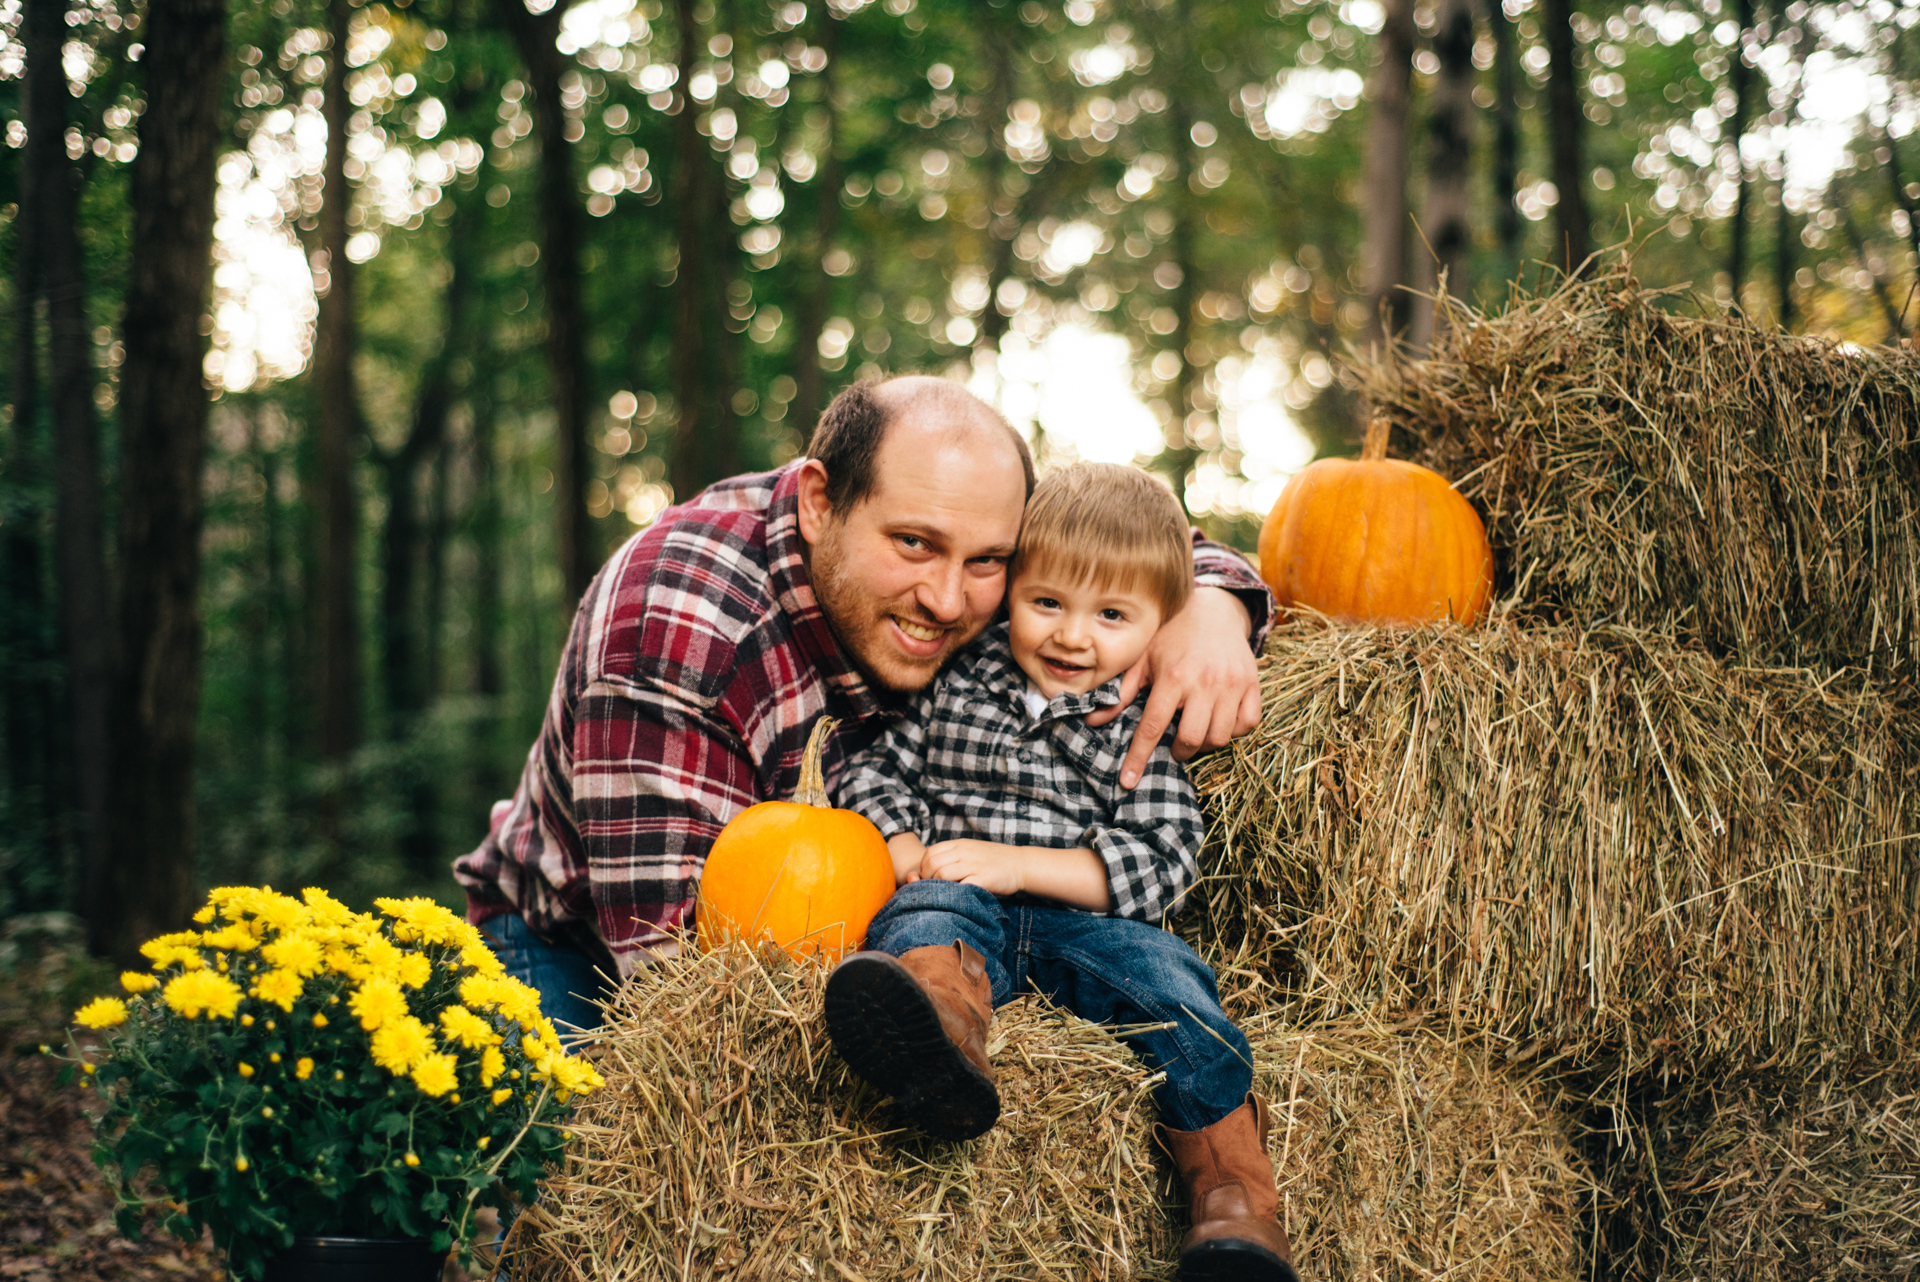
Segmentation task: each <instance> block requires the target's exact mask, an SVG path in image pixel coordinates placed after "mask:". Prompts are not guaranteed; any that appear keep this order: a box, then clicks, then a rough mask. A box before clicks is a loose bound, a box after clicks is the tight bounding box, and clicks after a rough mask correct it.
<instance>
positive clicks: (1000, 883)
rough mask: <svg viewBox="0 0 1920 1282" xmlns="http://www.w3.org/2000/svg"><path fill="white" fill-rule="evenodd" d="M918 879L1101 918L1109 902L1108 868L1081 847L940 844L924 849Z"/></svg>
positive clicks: (962, 841) (972, 842) (963, 841)
mask: <svg viewBox="0 0 1920 1282" xmlns="http://www.w3.org/2000/svg"><path fill="white" fill-rule="evenodd" d="M898 865H899V856H898V855H896V856H895V866H896V867H898ZM920 876H922V877H926V878H928V879H929V880H937V881H959V882H965V883H967V884H968V885H973V886H978V887H980V889H982V890H985V891H988V892H990V893H992V894H995V895H1017V894H1020V893H1022V892H1025V893H1026V894H1029V895H1042V896H1044V897H1046V898H1048V899H1057V900H1059V901H1060V902H1061V903H1063V904H1071V905H1072V906H1073V907H1075V908H1085V909H1086V910H1087V911H1089V912H1096V913H1099V912H1105V911H1106V910H1107V906H1108V904H1109V903H1110V902H1111V900H1110V896H1109V892H1108V888H1107V887H1108V878H1107V866H1106V864H1105V863H1103V862H1102V861H1101V858H1100V856H1099V855H1097V854H1095V853H1094V852H1093V851H1091V850H1088V849H1087V848H1086V847H1084V846H1082V847H1078V848H1076V849H1073V850H1057V849H1054V848H1052V847H1049V846H1004V845H1001V844H1000V843H999V842H997V841H979V840H976V839H974V838H971V837H966V838H960V839H958V840H955V841H940V842H935V843H934V844H933V845H931V846H928V847H926V856H925V858H924V859H923V860H922V861H921V864H920ZM914 880H918V878H915V879H914Z"/></svg>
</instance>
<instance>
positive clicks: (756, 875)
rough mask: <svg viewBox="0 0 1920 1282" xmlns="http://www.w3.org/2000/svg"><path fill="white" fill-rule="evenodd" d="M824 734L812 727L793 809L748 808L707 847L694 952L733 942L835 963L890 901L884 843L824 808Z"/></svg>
mask: <svg viewBox="0 0 1920 1282" xmlns="http://www.w3.org/2000/svg"><path fill="white" fill-rule="evenodd" d="M832 728H833V720H832V718H830V717H822V718H820V720H819V722H818V723H817V724H815V726H814V728H813V734H812V735H811V736H809V738H808V739H807V749H806V752H805V754H804V755H802V757H801V759H800V786H799V788H798V789H797V790H796V791H795V793H794V798H793V800H792V801H763V802H761V803H760V804H759V805H757V806H750V807H748V808H747V809H746V810H743V811H741V812H740V813H739V814H738V815H735V816H734V818H733V822H731V823H729V824H728V825H727V826H726V827H725V828H723V829H721V831H720V835H719V837H717V838H715V839H714V843H713V849H712V850H711V851H710V852H709V853H708V855H707V863H706V867H705V869H704V870H703V871H702V873H701V877H700V898H699V904H698V909H697V912H696V919H697V921H698V924H699V937H700V946H701V947H702V948H713V947H714V946H715V945H717V944H720V943H724V942H725V941H727V940H729V939H735V938H739V939H745V940H747V941H749V942H751V943H754V944H760V943H773V944H776V945H778V946H779V947H780V948H781V949H783V950H785V951H786V952H787V953H789V954H790V955H792V956H795V957H814V956H820V957H824V958H825V959H826V960H828V961H830V962H831V961H838V960H839V959H840V958H841V956H843V955H844V954H845V953H847V952H848V951H849V950H851V949H854V948H858V947H859V946H860V944H861V943H862V942H864V941H865V939H866V937H867V924H868V923H869V922H871V921H872V920H873V915H874V914H875V913H877V912H879V911H880V906H881V905H882V904H884V903H886V902H887V899H888V898H889V897H890V896H891V895H892V894H893V860H892V858H891V857H890V856H889V855H888V854H887V842H886V838H884V837H882V836H881V835H880V830H879V829H878V828H876V827H874V826H873V825H872V824H871V823H869V822H868V821H867V820H866V819H865V818H864V817H863V816H861V815H857V814H855V813H854V812H853V811H851V810H836V809H834V808H832V807H831V806H830V805H829V804H828V802H827V790H826V787H825V784H824V782H823V780H822V777H821V772H820V748H821V745H822V744H824V743H825V742H826V738H827V735H828V733H829V732H830V731H831V730H832Z"/></svg>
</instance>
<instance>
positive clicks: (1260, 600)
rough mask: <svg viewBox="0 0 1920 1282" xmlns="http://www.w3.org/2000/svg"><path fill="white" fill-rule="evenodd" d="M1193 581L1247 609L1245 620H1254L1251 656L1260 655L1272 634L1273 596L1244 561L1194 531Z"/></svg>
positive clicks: (1197, 531)
mask: <svg viewBox="0 0 1920 1282" xmlns="http://www.w3.org/2000/svg"><path fill="white" fill-rule="evenodd" d="M1193 581H1194V582H1195V583H1196V584H1199V585H1200V586H1203V587H1209V588H1225V589H1226V590H1227V591H1229V592H1231V593H1233V594H1234V595H1235V596H1236V597H1239V598H1240V603H1241V604H1242V605H1244V606H1246V607H1247V617H1248V618H1250V619H1252V620H1253V635H1252V636H1251V637H1250V638H1249V641H1250V643H1251V644H1252V646H1253V649H1254V652H1255V653H1256V654H1257V653H1259V651H1260V650H1261V649H1262V647H1264V646H1265V645H1266V644H1267V633H1268V632H1270V631H1272V630H1273V617H1274V608H1273V593H1272V591H1271V590H1269V589H1268V587H1267V585H1266V583H1265V582H1263V581H1262V580H1261V578H1260V576H1259V575H1258V574H1257V573H1255V572H1254V568H1253V566H1251V565H1249V564H1248V563H1247V559H1246V558H1245V557H1243V556H1241V555H1240V554H1239V553H1238V552H1235V551H1234V550H1233V549H1232V548H1230V547H1227V546H1226V545H1225V544H1222V543H1215V542H1214V541H1213V540H1211V539H1209V538H1207V536H1206V535H1204V534H1202V533H1200V531H1199V530H1197V529H1196V530H1194V531H1193Z"/></svg>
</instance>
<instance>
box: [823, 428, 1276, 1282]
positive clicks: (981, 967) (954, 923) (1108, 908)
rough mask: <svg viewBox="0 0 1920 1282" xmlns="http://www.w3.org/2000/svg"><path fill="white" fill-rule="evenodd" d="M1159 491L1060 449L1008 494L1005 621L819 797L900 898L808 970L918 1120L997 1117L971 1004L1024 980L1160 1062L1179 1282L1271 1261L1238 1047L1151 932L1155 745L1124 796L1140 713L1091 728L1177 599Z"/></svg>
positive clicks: (1171, 514) (1174, 522) (1179, 546)
mask: <svg viewBox="0 0 1920 1282" xmlns="http://www.w3.org/2000/svg"><path fill="white" fill-rule="evenodd" d="M1189 539H1190V536H1189V532H1188V529H1187V525H1186V521H1185V518H1184V516H1183V515H1182V513H1181V511H1180V505H1179V504H1178V503H1177V502H1176V501H1175V500H1174V497H1173V494H1172V493H1171V492H1170V491H1169V490H1168V489H1167V488H1166V487H1165V486H1164V485H1162V484H1160V483H1159V482H1158V481H1156V480H1154V479H1153V478H1151V477H1149V476H1147V475H1146V474H1145V473H1143V472H1140V471H1138V470H1137V469H1134V468H1130V467H1118V466H1113V465H1108V464H1090V463H1082V464H1077V465H1075V466H1072V467H1068V468H1063V469H1061V470H1059V471H1056V472H1053V473H1051V474H1050V475H1048V476H1047V477H1045V478H1044V479H1042V480H1041V482H1040V484H1039V486H1038V488H1036V489H1035V491H1034V494H1033V497H1032V499H1031V500H1029V501H1028V504H1027V510H1026V519H1025V522H1024V524H1023V525H1022V527H1021V530H1020V540H1019V546H1018V548H1017V549H1016V551H1015V554H1014V563H1013V566H1012V569H1011V575H1010V587H1009V590H1008V594H1007V609H1008V618H1007V621H1006V622H1004V623H1001V624H998V625H996V626H994V627H993V628H991V629H989V630H988V631H987V632H986V633H985V634H983V635H982V636H981V637H980V638H979V640H978V641H976V642H975V643H974V644H973V646H971V647H970V648H969V649H968V650H967V651H965V652H964V653H962V654H961V655H960V656H959V657H958V658H957V659H956V660H955V661H954V662H953V664H952V665H951V666H950V667H949V668H948V669H947V670H946V671H945V672H944V673H942V674H941V676H940V677H939V678H938V679H937V680H936V681H935V682H934V684H933V685H932V686H930V687H929V688H928V689H927V690H926V691H925V692H923V693H922V694H921V695H920V696H919V697H918V698H917V700H916V702H915V704H914V707H913V709H912V711H911V712H910V713H909V715H908V716H907V717H906V718H905V719H904V720H902V721H901V722H899V723H898V724H897V725H895V726H894V727H893V728H891V729H890V730H889V731H888V732H887V733H886V734H885V735H884V736H883V737H882V738H881V739H880V740H879V742H877V743H875V744H874V745H873V746H872V747H871V748H869V749H867V750H866V751H865V752H863V753H861V754H860V755H859V756H857V757H855V758H854V759H853V760H852V761H851V762H849V763H848V766H847V771H846V774H845V776H844V778H845V780H846V782H845V783H844V784H843V785H842V787H841V789H840V792H839V796H838V797H837V802H838V804H840V805H842V806H845V807H847V808H849V809H852V810H856V811H859V812H860V813H861V814H864V815H865V816H866V817H867V818H869V819H871V820H872V821H873V822H874V823H875V824H876V825H878V827H879V829H880V831H881V832H882V833H883V834H884V835H885V836H886V837H887V845H888V847H889V849H890V850H891V851H892V854H893V863H894V872H895V875H896V877H897V879H898V881H899V888H898V890H896V891H895V892H894V896H893V898H892V899H891V900H889V901H888V902H887V905H886V907H884V908H882V909H881V910H880V913H879V915H878V916H876V917H875V918H874V920H873V923H872V925H871V926H870V927H869V928H868V932H867V947H868V950H869V951H866V952H861V953H855V954H854V955H852V956H850V957H848V958H847V959H846V960H845V961H843V962H841V963H840V965H839V966H838V967H837V968H835V970H834V972H833V975H832V976H831V977H830V978H829V980H828V982H827V994H826V1016H827V1028H828V1031H829V1033H830V1034H831V1036H832V1038H833V1043H834V1045H835V1047H837V1048H838V1049H839V1051H840V1054H841V1056H842V1057H843V1058H844V1059H845V1060H846V1061H847V1064H848V1065H849V1066H850V1067H851V1068H852V1069H853V1071H854V1072H855V1073H857V1074H858V1075H859V1076H860V1077H862V1078H863V1079H865V1080H866V1081H867V1082H869V1083H871V1084H872V1085H873V1086H875V1087H876V1088H878V1089H879V1090H881V1091H884V1092H886V1093H887V1094H889V1095H891V1096H892V1097H893V1098H894V1099H895V1101H896V1102H897V1103H898V1104H899V1105H900V1107H901V1108H902V1109H903V1110H904V1111H905V1112H906V1114H907V1116H908V1117H909V1118H910V1119H911V1120H912V1121H913V1122H914V1123H915V1124H916V1125H918V1126H919V1127H920V1128H922V1129H923V1130H925V1131H927V1132H928V1133H930V1134H932V1135H935V1136H939V1137H942V1138H947V1139H967V1138H971V1137H973V1136H976V1135H979V1134H982V1133H983V1132H985V1131H986V1130H987V1129H988V1128H990V1127H991V1126H992V1125H993V1123H994V1121H995V1120H996V1119H997V1118H998V1117H999V1115H1000V1097H999V1093H998V1091H997V1090H996V1089H995V1087H994V1082H993V1069H992V1067H991V1066H990V1065H989V1064H988V1062H987V1054H986V1041H987V1026H988V1022H989V1021H990V1019H991V1017H992V1009H993V1007H995V1006H1001V1005H1004V1004H1005V1003H1007V1002H1008V1001H1010V1000H1011V999H1012V998H1013V996H1014V995H1015V994H1016V993H1019V992H1025V991H1033V992H1039V993H1043V994H1045V995H1046V996H1047V997H1048V998H1049V999H1050V1000H1052V1001H1054V1002H1056V1003H1058V1004H1059V1005H1061V1006H1064V1007H1066V1008H1067V1009H1068V1010H1071V1011H1073V1012H1074V1013H1075V1014H1077V1015H1079V1016H1081V1017H1082V1018H1084V1019H1088V1020H1092V1021H1094V1022H1096V1023H1101V1024H1107V1025H1111V1026H1113V1027H1115V1028H1120V1029H1124V1030H1125V1031H1123V1032H1122V1033H1121V1036H1122V1037H1123V1038H1124V1039H1125V1040H1126V1042H1127V1043H1128V1045H1130V1046H1131V1047H1132V1048H1133V1049H1134V1051H1135V1052H1136V1053H1137V1054H1139V1055H1140V1057H1141V1058H1142V1059H1143V1060H1145V1061H1146V1063H1147V1065H1148V1067H1149V1068H1152V1069H1154V1070H1156V1071H1159V1072H1163V1073H1164V1074H1165V1080H1164V1081H1163V1083H1162V1084H1161V1086H1160V1087H1159V1102H1160V1113H1161V1118H1162V1124H1161V1125H1158V1126H1156V1127H1155V1128H1154V1133H1155V1137H1156V1138H1157V1139H1158V1140H1159V1141H1160V1143H1161V1144H1162V1146H1163V1147H1165V1148H1166V1149H1167V1152H1168V1154H1169V1155H1170V1156H1171V1157H1172V1158H1173V1161H1174V1164H1175V1166H1176V1167H1177V1168H1178V1170H1179V1173H1180V1176H1181V1178H1182V1180H1183V1181H1184V1182H1185V1184H1186V1187H1187V1193H1188V1198H1189V1202H1190V1205H1191V1207H1192V1211H1193V1227H1192V1229H1191V1230H1190V1231H1189V1232H1188V1234H1187V1236H1186V1239H1185V1241H1183V1242H1182V1243H1181V1253H1180V1276H1181V1278H1183V1279H1189V1280H1192V1279H1216V1278H1220V1279H1224V1278H1247V1279H1272V1280H1275V1282H1278V1280H1280V1279H1285V1280H1286V1282H1293V1278H1294V1273H1293V1267H1292V1264H1291V1254H1290V1250H1289V1247H1288V1242H1287V1235H1286V1231H1285V1230H1284V1229H1283V1228H1281V1226H1280V1225H1279V1223H1278V1222H1277V1221H1276V1220H1275V1218H1274V1210H1275V1207H1276V1204H1277V1197H1276V1194H1275V1191H1274V1184H1273V1168H1272V1166H1271V1164H1270V1163H1269V1161H1268V1159H1267V1150H1266V1132H1267V1109H1266V1103H1265V1101H1263V1100H1260V1099H1258V1098H1257V1097H1255V1096H1254V1095H1253V1094H1252V1093H1251V1091H1250V1087H1251V1086H1252V1084H1253V1075H1252V1067H1251V1056H1250V1054H1249V1051H1248V1047H1247V1040H1246V1038H1245V1037H1244V1036H1243V1035H1242V1034H1241V1033H1240V1030H1239V1029H1237V1028H1235V1027H1234V1025H1233V1024H1232V1022H1231V1021H1229V1020H1228V1019H1227V1017H1226V1014H1225V1012H1223V1011H1222V1010H1221V1009H1220V999H1219V995H1218V992H1217V990H1216V988H1215V985H1214V977H1213V972H1212V971H1211V970H1209V969H1208V968H1207V966H1206V965H1205V964H1204V963H1203V962H1202V961H1201V960H1200V959H1199V958H1198V957H1197V956H1195V955H1194V952H1193V950H1192V949H1191V948H1189V947H1187V945H1186V944H1185V943H1183V942H1181V940H1180V939H1178V938H1177V937H1176V936H1174V935H1171V934H1168V933H1167V932H1165V931H1163V930H1161V929H1160V928H1159V926H1158V923H1159V921H1160V919H1161V918H1162V917H1164V916H1165V915H1166V914H1167V913H1168V912H1169V911H1170V910H1172V909H1173V908H1174V906H1175V905H1176V904H1177V903H1178V902H1179V899H1180V896H1181V894H1182V893H1183V892H1184V891H1185V890H1186V889H1187V887H1188V886H1189V885H1191V884H1192V882H1193V880H1194V878H1195V875H1196V872H1197V869H1196V866H1195V861H1194V855H1195V851H1197V850H1198V848H1199V845H1200V839H1201V836H1202V833H1203V827H1204V826H1203V824H1202V821H1201V817H1200V809H1199V805H1198V803H1197V802H1196V800H1195V797H1194V794H1193V789H1192V787H1191V785H1189V784H1188V782H1187V778H1186V775H1185V773H1184V772H1183V771H1182V770H1181V768H1180V766H1179V764H1178V763H1177V762H1175V761H1174V760H1173V758H1172V756H1171V755H1170V754H1169V752H1168V750H1167V744H1166V743H1165V742H1162V743H1161V745H1160V747H1159V748H1158V749H1157V750H1156V751H1155V753H1154V755H1153V758H1152V761H1151V764H1150V765H1149V766H1148V767H1147V771H1146V774H1145V775H1144V776H1143V777H1142V778H1141V780H1140V783H1139V785H1138V786H1137V787H1135V788H1133V789H1132V790H1127V789H1123V788H1122V787H1121V786H1120V783H1119V773H1120V764H1121V761H1122V759H1123V758H1124V756H1125V754H1126V750H1127V745H1128V744H1129V742H1130V741H1131V740H1132V738H1133V732H1134V727H1135V725H1136V724H1137V723H1138V720H1139V716H1140V709H1139V705H1138V704H1136V705H1135V706H1134V707H1132V708H1130V709H1129V710H1128V711H1127V712H1126V713H1125V714H1124V715H1122V716H1121V717H1119V718H1118V719H1116V720H1115V721H1113V722H1112V723H1110V724H1108V725H1105V726H1101V727H1098V728H1095V727H1091V726H1089V725H1087V724H1086V719H1085V718H1086V714H1087V713H1088V712H1091V711H1092V710H1094V709H1095V708H1099V707H1103V706H1110V705H1112V704H1114V703H1116V702H1118V700H1119V684H1120V683H1119V677H1120V674H1121V673H1123V672H1125V671H1126V669H1127V668H1129V667H1131V666H1132V665H1133V663H1134V662H1135V661H1136V660H1137V659H1139V658H1140V656H1141V655H1142V654H1144V653H1145V652H1146V648H1147V643H1148V642H1149V641H1151V640H1152V639H1153V634H1154V632H1155V631H1156V630H1158V628H1159V627H1160V624H1161V623H1162V622H1163V621H1164V620H1166V619H1168V618H1170V617H1171V616H1172V615H1174V614H1175V613H1177V612H1178V611H1179V610H1180V608H1181V607H1182V606H1183V605H1185V604H1186V600H1187V597H1188V596H1189V595H1190V594H1191V592H1192V590H1193V554H1192V547H1191V543H1190V541H1189Z"/></svg>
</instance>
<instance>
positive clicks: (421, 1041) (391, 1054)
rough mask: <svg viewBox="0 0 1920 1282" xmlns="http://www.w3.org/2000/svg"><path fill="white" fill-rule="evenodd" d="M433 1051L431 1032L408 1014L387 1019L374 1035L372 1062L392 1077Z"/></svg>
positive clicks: (408, 1069) (404, 1071)
mask: <svg viewBox="0 0 1920 1282" xmlns="http://www.w3.org/2000/svg"><path fill="white" fill-rule="evenodd" d="M433 1053H434V1050H433V1034H432V1033H431V1032H430V1031H428V1029H427V1026H426V1025H425V1024H423V1023H421V1022H420V1021H419V1020H417V1019H415V1018H414V1017H413V1016H411V1015H401V1016H399V1017H398V1018H395V1019H390V1020H388V1021H387V1022H386V1023H384V1024H382V1025H381V1026H380V1027H379V1029H378V1030H377V1031H375V1033H374V1035H373V1062H374V1063H376V1064H378V1065H379V1066H380V1067H382V1068H384V1069H386V1070H387V1071H388V1072H389V1073H392V1074H393V1075H394V1076H395V1077H398V1076H400V1075H401V1074H402V1073H406V1072H409V1071H411V1070H412V1068H413V1066H414V1065H415V1064H418V1063H420V1061H421V1060H422V1059H424V1058H425V1057H426V1056H428V1055H430V1054H433ZM448 1089H449V1090H451V1089H452V1088H451V1087H449V1088H448Z"/></svg>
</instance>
